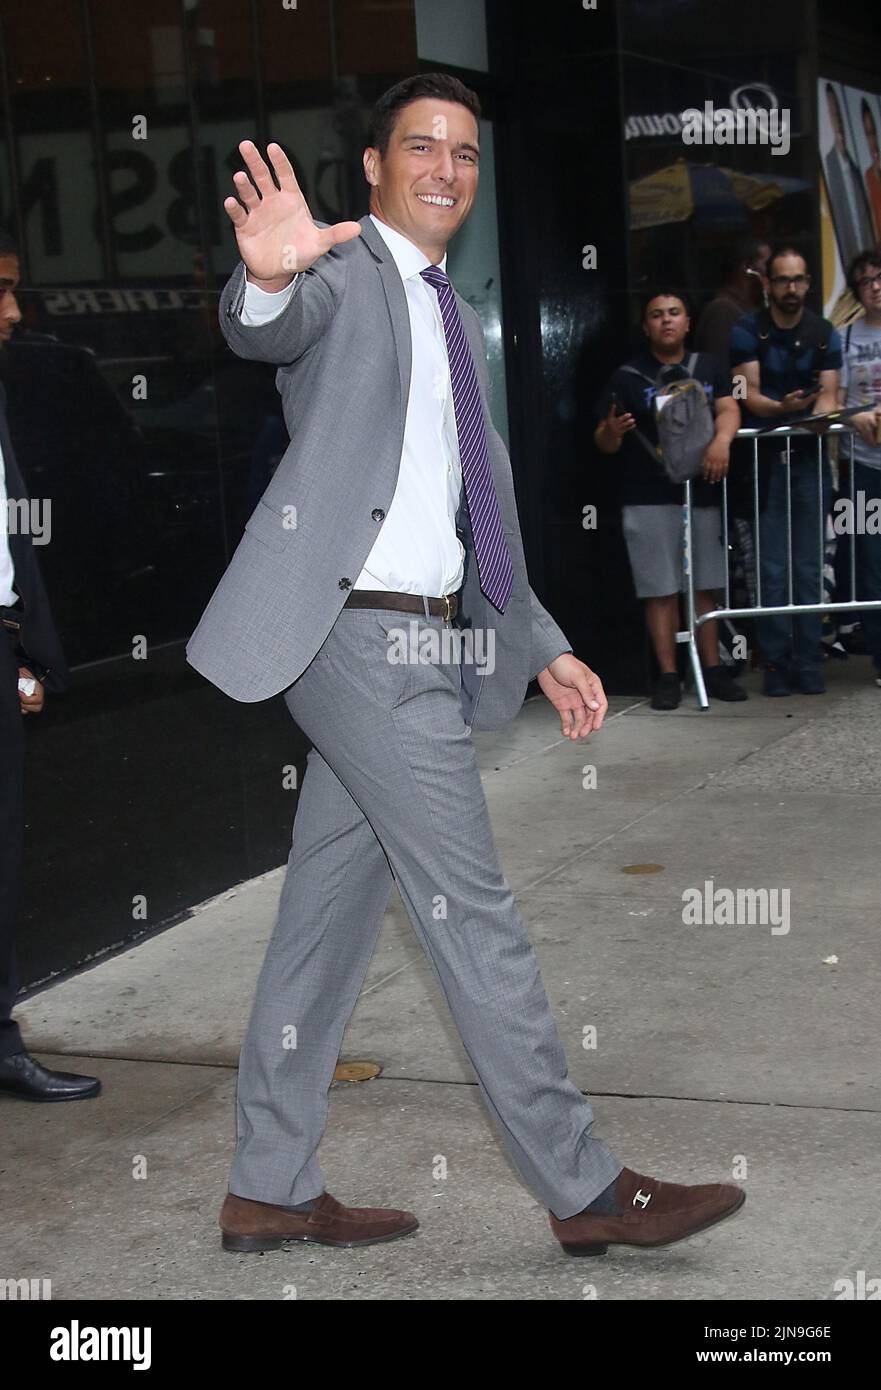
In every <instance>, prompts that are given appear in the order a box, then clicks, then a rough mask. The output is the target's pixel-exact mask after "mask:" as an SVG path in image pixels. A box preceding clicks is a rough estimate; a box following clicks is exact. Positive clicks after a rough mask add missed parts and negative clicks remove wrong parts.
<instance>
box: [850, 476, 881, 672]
mask: <svg viewBox="0 0 881 1390" xmlns="http://www.w3.org/2000/svg"><path fill="white" fill-rule="evenodd" d="M853 476H854V497H855V498H857V497H858V495H859V493H861V492H864V493H865V494H866V507H867V508H868V507H869V499H870V498H871V497H881V468H870V467H869V466H868V464H865V463H860V462H859V461H858V460H857V459H854V465H853ZM853 539H854V542H855V544H856V550H857V554H856V597H857V598H869V599H881V535H879V536H867V535H856V536H854V538H853ZM845 582H846V585H847V589H846V593H845V594H844V595H843V597H846V598H850V587H849V585H850V576H848V578H847V580H846V581H845ZM860 621H861V623H862V625H863V632H864V633H865V636H866V650H867V652H868V653H869V656H870V657H871V658H872V660H873V662H874V663H875V666H876V667H877V668H878V669H879V670H881V608H868V609H866V610H865V611H864V612H862V613H861V614H860Z"/></svg>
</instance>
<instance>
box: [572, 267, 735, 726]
mask: <svg viewBox="0 0 881 1390" xmlns="http://www.w3.org/2000/svg"><path fill="white" fill-rule="evenodd" d="M688 329H689V317H688V309H687V304H686V301H685V299H684V298H683V296H682V295H681V294H680V293H679V292H678V291H672V290H670V291H667V290H655V291H652V292H651V293H650V294H649V295H648V296H646V298H645V301H644V309H643V331H644V333H645V335H646V339H647V344H646V347H645V349H644V350H643V351H642V352H641V353H639V355H638V356H637V357H635V358H633V360H632V361H631V362H629V363H627V364H626V369H625V368H623V367H619V368H618V370H617V371H616V372H614V373H613V375H612V377H611V378H610V380H609V381H608V382H607V384H606V387H605V389H604V391H603V393H602V395H601V396H600V398H599V401H598V402H597V405H596V412H597V414H598V415H599V417H600V423H599V424H598V426H597V428H596V431H595V432H594V441H595V443H596V446H597V448H598V449H599V450H600V451H601V452H602V453H604V454H617V455H618V457H619V461H620V484H621V500H622V504H623V511H622V525H623V530H624V539H625V541H626V543H627V553H628V555H629V557H630V566H631V569H632V571H633V582H634V586H635V588H636V593H637V596H638V597H639V598H642V599H644V600H645V611H646V624H647V626H648V629H649V633H650V636H651V639H652V644H653V646H654V650H655V655H656V657H657V659H658V666H659V669H660V677H659V679H658V681H657V683H656V685H655V688H654V690H653V692H652V708H653V709H675V708H676V706H677V705H678V704H679V700H680V698H681V692H680V687H679V677H678V675H677V672H676V632H677V629H678V627H679V594H680V592H681V591H682V589H684V587H685V583H684V574H683V566H682V554H683V545H682V503H683V500H684V493H685V488H684V485H683V484H682V483H671V482H670V480H669V478H668V477H667V474H666V473H665V471H664V468H663V465H662V464H661V463H660V461H659V460H658V459H657V458H654V457H653V456H652V454H651V452H650V450H649V448H648V447H646V445H647V444H648V445H650V446H652V448H654V447H655V446H657V443H658V435H657V429H656V426H655V419H654V409H653V406H654V399H655V396H656V395H658V393H659V392H661V393H662V392H663V391H664V388H665V387H666V386H668V385H670V383H672V382H674V381H684V380H687V378H688V376H689V372H688V370H687V369H686V365H685V363H686V360H687V358H686V352H685V338H686V335H687V333H688ZM691 375H692V376H693V377H694V378H695V379H696V380H697V381H699V382H700V383H701V384H702V386H703V388H704V391H705V392H706V395H707V400H708V402H709V404H710V407H711V409H713V410H714V412H715V417H716V434H715V437H714V438H713V439H712V441H711V442H710V445H709V447H708V448H707V452H706V456H705V458H704V472H703V477H701V478H697V479H696V480H695V481H694V482H693V483H692V488H691V496H692V559H693V564H694V574H695V583H696V589H697V591H696V594H695V603H696V608H697V612H698V614H701V613H708V612H710V610H711V609H713V608H715V607H717V597H716V592H715V591H716V590H718V589H721V588H722V587H723V586H724V584H725V565H726V558H727V551H726V546H725V542H724V538H723V536H722V518H721V511H720V503H721V497H720V491H721V490H720V488H719V483H720V481H721V479H722V478H724V477H725V474H726V473H727V471H728V454H729V449H730V445H731V440H732V439H733V438H734V435H735V434H736V433H737V429H738V427H739V424H740V410H739V408H738V405H737V402H736V400H734V398H733V396H732V394H731V382H730V380H729V378H728V373H727V371H726V370H725V367H724V364H723V363H721V362H719V361H718V360H717V359H716V358H715V357H711V356H709V355H708V354H705V353H698V354H697V360H696V361H695V363H694V365H693V370H692V372H691ZM640 435H642V436H644V439H645V441H646V442H645V443H643V441H642V440H641V439H640V438H639V436H640ZM698 645H699V648H700V654H701V661H702V663H703V666H704V678H705V682H706V686H707V691H708V693H709V694H710V695H711V696H713V697H715V698H716V699H717V700H745V699H746V692H745V691H744V690H743V689H742V688H741V687H740V686H739V685H737V684H736V682H735V681H733V680H732V679H731V676H730V673H729V671H728V669H727V667H724V666H722V665H721V663H720V661H719V634H718V630H717V626H716V623H715V622H708V623H704V624H703V625H702V627H701V628H700V629H699V635H698Z"/></svg>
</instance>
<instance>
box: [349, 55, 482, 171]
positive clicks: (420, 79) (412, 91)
mask: <svg viewBox="0 0 881 1390" xmlns="http://www.w3.org/2000/svg"><path fill="white" fill-rule="evenodd" d="M423 97H436V98H437V100H438V101H454V102H457V103H458V105H459V106H464V107H466V108H467V109H468V110H469V111H470V112H471V114H472V116H473V117H474V119H475V120H476V121H479V120H480V98H479V97H478V95H477V93H476V92H472V90H471V88H470V87H466V86H465V83H464V82H460V81H459V79H458V77H451V76H450V74H449V73H446V72H420V73H418V74H417V75H416V76H415V77H405V78H404V80H403V82H398V83H396V85H395V86H394V87H389V89H388V91H387V92H383V94H382V96H381V97H380V98H379V100H378V101H377V102H376V104H375V106H374V107H373V110H372V111H371V113H370V123H369V125H368V128H367V144H368V146H369V147H370V148H372V149H376V150H379V153H380V155H381V156H382V158H383V159H385V157H386V154H387V153H388V143H389V139H390V137H391V133H392V131H393V130H394V128H395V122H396V121H397V119H398V116H399V115H400V113H401V112H402V111H403V109H404V107H405V106H409V105H410V104H411V102H414V101H421V100H422V98H423Z"/></svg>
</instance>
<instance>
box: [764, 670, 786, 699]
mask: <svg viewBox="0 0 881 1390" xmlns="http://www.w3.org/2000/svg"><path fill="white" fill-rule="evenodd" d="M763 694H765V695H771V696H775V695H791V694H792V687H791V686H790V684H789V672H788V671H787V669H786V667H785V666H775V665H774V664H773V663H771V662H769V664H768V665H767V666H766V667H765V683H764V686H763Z"/></svg>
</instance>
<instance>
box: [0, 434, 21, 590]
mask: <svg viewBox="0 0 881 1390" xmlns="http://www.w3.org/2000/svg"><path fill="white" fill-rule="evenodd" d="M6 500H7V499H6V465H5V463H4V461H3V449H2V447H0V607H2V608H11V607H12V606H13V604H14V603H15V602H16V601H17V599H18V594H17V593H16V592H15V589H14V588H13V581H14V579H15V570H14V568H13V564H12V554H11V552H10V549H9V508H8V507H7V505H6Z"/></svg>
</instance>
